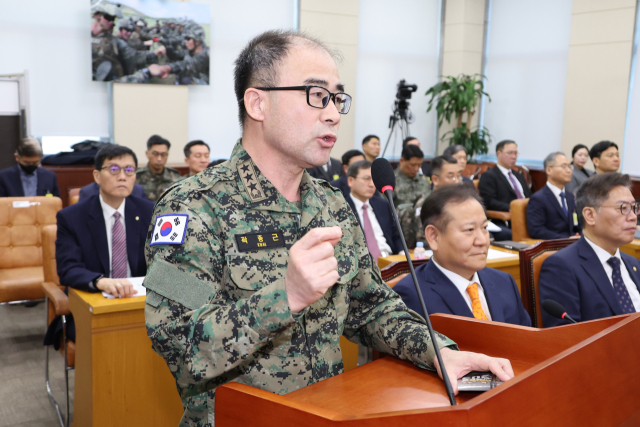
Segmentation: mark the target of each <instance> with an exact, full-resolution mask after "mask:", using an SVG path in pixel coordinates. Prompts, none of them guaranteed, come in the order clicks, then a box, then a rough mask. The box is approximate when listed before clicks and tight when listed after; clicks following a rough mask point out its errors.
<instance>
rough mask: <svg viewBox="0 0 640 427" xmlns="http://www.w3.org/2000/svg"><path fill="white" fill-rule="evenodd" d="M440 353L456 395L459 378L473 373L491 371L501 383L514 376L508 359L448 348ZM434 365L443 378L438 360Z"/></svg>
mask: <svg viewBox="0 0 640 427" xmlns="http://www.w3.org/2000/svg"><path fill="white" fill-rule="evenodd" d="M440 353H441V354H442V360H443V361H444V364H445V366H446V367H447V374H448V375H449V380H450V381H451V385H452V386H453V392H454V393H455V394H458V378H462V377H463V376H465V375H466V374H468V373H469V372H471V371H491V372H493V373H494V374H496V376H497V377H498V378H499V379H500V380H501V381H508V380H510V379H511V378H513V376H514V373H513V368H512V367H511V362H509V361H508V360H507V359H501V358H499V357H490V356H487V355H486V354H480V353H472V352H470V351H456V350H451V349H450V348H446V347H445V348H441V349H440ZM433 363H434V364H435V366H436V369H437V370H438V375H440V378H442V372H441V371H440V364H439V363H438V359H437V358H434V360H433Z"/></svg>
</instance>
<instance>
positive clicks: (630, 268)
mask: <svg viewBox="0 0 640 427" xmlns="http://www.w3.org/2000/svg"><path fill="white" fill-rule="evenodd" d="M620 257H622V261H623V262H624V265H625V266H626V267H627V272H628V273H629V277H631V280H633V283H635V284H636V288H638V292H640V280H639V278H638V277H637V274H638V273H637V272H636V271H634V270H633V265H629V264H627V261H626V260H625V258H626V257H625V256H624V255H623V254H622V252H620Z"/></svg>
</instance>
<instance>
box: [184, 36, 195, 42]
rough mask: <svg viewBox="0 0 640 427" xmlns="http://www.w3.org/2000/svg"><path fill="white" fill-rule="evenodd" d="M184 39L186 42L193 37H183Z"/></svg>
mask: <svg viewBox="0 0 640 427" xmlns="http://www.w3.org/2000/svg"><path fill="white" fill-rule="evenodd" d="M184 39H185V40H187V41H188V40H193V37H189V36H184Z"/></svg>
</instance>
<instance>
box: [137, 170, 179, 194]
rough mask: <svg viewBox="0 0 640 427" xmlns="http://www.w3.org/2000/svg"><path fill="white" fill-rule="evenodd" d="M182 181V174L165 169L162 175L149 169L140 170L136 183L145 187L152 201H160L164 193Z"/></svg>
mask: <svg viewBox="0 0 640 427" xmlns="http://www.w3.org/2000/svg"><path fill="white" fill-rule="evenodd" d="M179 179H180V172H179V171H177V170H175V169H171V168H168V167H165V168H164V170H163V171H162V173H153V172H152V171H151V169H149V168H148V167H146V166H145V167H144V168H141V169H138V172H137V173H136V183H138V184H140V185H142V186H143V187H144V192H145V193H146V194H147V197H148V198H149V200H151V201H154V202H156V201H158V199H159V198H160V196H162V193H164V192H165V191H167V188H169V187H171V186H172V185H173V183H174V182H176V181H178V180H179Z"/></svg>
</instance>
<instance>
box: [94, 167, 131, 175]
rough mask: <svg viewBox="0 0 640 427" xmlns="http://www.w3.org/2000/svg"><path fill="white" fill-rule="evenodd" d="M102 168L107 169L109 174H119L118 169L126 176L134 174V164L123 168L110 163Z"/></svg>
mask: <svg viewBox="0 0 640 427" xmlns="http://www.w3.org/2000/svg"><path fill="white" fill-rule="evenodd" d="M102 169H109V173H110V174H111V175H120V171H121V170H123V171H124V173H125V175H127V176H133V175H135V174H136V168H135V166H125V167H124V168H122V167H120V166H118V165H111V166H104V167H103V168H101V169H100V170H102Z"/></svg>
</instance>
